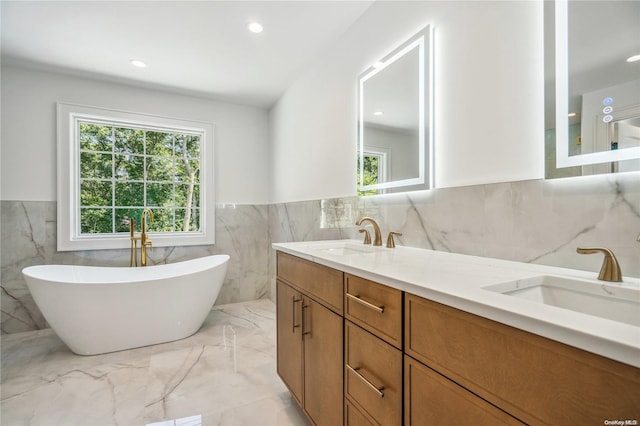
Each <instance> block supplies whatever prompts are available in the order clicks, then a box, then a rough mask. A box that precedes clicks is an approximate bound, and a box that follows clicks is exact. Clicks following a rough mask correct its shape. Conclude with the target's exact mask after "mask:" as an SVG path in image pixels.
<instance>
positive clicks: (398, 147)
mask: <svg viewBox="0 0 640 426" xmlns="http://www.w3.org/2000/svg"><path fill="white" fill-rule="evenodd" d="M432 40H433V37H432V34H431V28H430V27H429V26H427V27H425V28H424V29H423V30H421V31H420V32H419V33H418V34H416V35H414V36H413V37H411V38H410V39H409V40H407V41H406V42H405V43H403V44H402V45H401V46H399V47H397V48H396V49H395V50H394V51H393V52H391V53H390V54H388V55H386V56H385V57H384V58H382V59H381V60H379V61H377V62H376V63H374V64H372V65H371V66H370V67H369V68H368V69H367V70H366V71H364V72H363V73H362V74H361V75H360V77H359V81H358V83H359V84H358V165H357V184H358V195H361V196H363V195H377V194H384V193H390V192H405V191H414V190H423V189H429V188H431V186H432V185H433V126H432V122H433V120H432V116H433V101H432V94H433V83H432V76H433V72H432V65H433V59H432V53H433V48H432Z"/></svg>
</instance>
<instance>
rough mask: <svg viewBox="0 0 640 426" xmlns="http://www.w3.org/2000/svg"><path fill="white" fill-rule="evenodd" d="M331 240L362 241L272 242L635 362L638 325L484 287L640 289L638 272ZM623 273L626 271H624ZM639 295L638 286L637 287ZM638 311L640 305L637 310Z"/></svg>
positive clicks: (639, 362) (639, 363) (638, 360)
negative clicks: (552, 282) (604, 273)
mask: <svg viewBox="0 0 640 426" xmlns="http://www.w3.org/2000/svg"><path fill="white" fill-rule="evenodd" d="M336 244H356V245H362V242H361V241H355V240H340V241H339V242H338V241H315V242H297V243H274V244H273V245H272V246H273V248H274V249H276V250H278V251H282V252H286V253H289V254H292V255H295V256H298V257H301V258H304V259H307V260H310V261H313V262H316V263H319V264H322V265H325V266H329V267H332V268H335V269H339V270H341V271H344V272H347V273H350V274H353V275H357V276H360V277H363V278H366V279H370V280H372V281H376V282H379V283H382V284H386V285H388V286H390V287H393V288H397V289H399V290H403V291H406V292H408V293H411V294H414V295H417V296H421V297H425V298H427V299H430V300H433V301H436V302H439V303H443V304H445V305H448V306H451V307H454V308H458V309H461V310H463V311H466V312H470V313H472V314H476V315H479V316H482V317H485V318H488V319H491V320H494V321H497V322H500V323H503V324H507V325H510V326H512V327H516V328H519V329H521V330H526V331H529V332H531V333H534V334H537V335H540V336H544V337H547V338H549V339H553V340H556V341H559V342H562V343H565V344H568V345H571V346H575V347H578V348H581V349H584V350H587V351H589V352H593V353H596V354H599V355H602V356H605V357H608V358H611V359H615V360H618V361H621V362H624V363H627V364H630V365H633V366H635V367H640V327H639V326H634V325H631V324H626V323H623V322H618V321H613V320H610V319H606V318H601V317H597V316H594V315H588V314H583V313H580V312H575V311H572V310H569V309H563V308H559V307H555V306H551V305H547V304H543V303H539V302H534V301H530V300H524V299H521V298H518V297H513V296H508V295H504V294H500V293H497V292H494V291H489V290H487V289H485V288H484V287H486V286H490V285H495V284H500V283H504V282H509V281H516V280H522V279H527V278H532V277H537V276H540V275H553V276H560V277H567V278H573V279H579V280H583V281H589V282H592V283H597V284H599V285H603V284H607V285H611V286H618V287H627V288H630V289H634V290H640V279H638V278H628V277H624V280H623V283H605V282H604V281H598V280H597V273H594V272H586V271H580V270H575V269H565V268H557V267H552V266H544V265H534V264H529V263H521V262H511V261H506V260H499V259H491V258H484V257H476V256H468V255H462V254H454V253H448V252H442V251H433V250H427V249H419V248H411V247H402V246H398V247H396V248H395V249H387V248H385V247H372V246H366V247H367V250H369V252H362V253H357V252H355V251H352V252H350V253H349V254H346V255H345V254H339V253H338V252H334V251H332V250H330V249H328V248H330V247H333V246H336ZM623 273H624V271H623ZM638 294H639V295H640V291H639V293H638ZM638 315H639V316H640V312H638Z"/></svg>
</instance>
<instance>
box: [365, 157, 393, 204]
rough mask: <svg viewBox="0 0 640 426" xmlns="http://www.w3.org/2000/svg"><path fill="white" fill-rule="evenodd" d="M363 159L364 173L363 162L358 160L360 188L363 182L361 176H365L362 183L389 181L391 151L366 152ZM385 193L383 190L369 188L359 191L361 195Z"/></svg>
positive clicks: (371, 183)
mask: <svg viewBox="0 0 640 426" xmlns="http://www.w3.org/2000/svg"><path fill="white" fill-rule="evenodd" d="M362 159H363V162H362V164H363V167H362V169H363V170H362V171H363V173H362V174H361V173H360V168H361V164H360V162H358V188H360V186H361V183H360V181H359V179H360V176H362V177H363V182H362V185H364V186H370V185H377V184H378V183H380V182H386V181H387V174H388V167H389V161H388V160H389V153H388V152H384V151H380V150H379V151H377V152H365V153H364V155H363V156H362ZM381 193H383V190H381V189H379V190H376V189H369V190H366V191H360V190H359V191H358V195H359V196H364V195H377V194H381Z"/></svg>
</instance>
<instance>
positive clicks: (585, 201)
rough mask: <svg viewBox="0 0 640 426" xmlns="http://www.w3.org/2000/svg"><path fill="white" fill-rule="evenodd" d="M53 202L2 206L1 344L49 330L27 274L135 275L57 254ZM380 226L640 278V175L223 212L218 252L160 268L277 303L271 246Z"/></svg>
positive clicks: (158, 253)
mask: <svg viewBox="0 0 640 426" xmlns="http://www.w3.org/2000/svg"><path fill="white" fill-rule="evenodd" d="M55 215H56V209H55V203H52V202H16V201H3V202H2V222H1V226H2V247H1V249H2V256H1V257H2V273H1V274H2V275H1V282H2V323H1V326H2V333H15V332H20V331H28V330H35V329H39V328H43V327H46V324H45V321H44V319H43V318H42V315H41V314H40V311H39V310H38V309H37V307H36V306H35V305H34V303H33V300H32V299H31V296H30V295H29V292H28V289H27V287H26V285H25V283H24V281H23V280H22V276H21V273H20V271H21V270H22V268H23V267H25V266H29V265H34V264H47V263H66V264H91V265H112V266H116V265H126V264H127V263H128V259H129V255H128V252H127V251H125V250H108V251H107V250H105V251H86V252H60V253H59V252H57V251H56V242H55V229H56V224H55ZM364 215H367V216H372V217H374V218H376V220H377V221H378V222H379V224H380V227H381V228H382V231H383V233H384V235H383V238H384V239H386V235H387V233H388V232H389V231H398V232H401V233H402V234H403V235H402V236H401V237H399V238H397V242H398V244H404V245H407V246H412V247H422V248H429V249H434V250H442V251H449V252H454V253H462V254H470V255H476V256H486V257H493V258H499V259H506V260H515V261H520V262H530V263H538V264H544V265H551V266H564V267H569V268H576V269H583V270H588V271H593V272H594V273H596V272H597V271H598V270H599V269H600V265H601V263H602V259H601V256H600V255H596V254H594V255H579V254H577V253H576V252H575V249H576V247H578V246H604V247H608V248H610V249H612V250H613V251H614V253H615V254H616V256H617V258H618V261H619V263H620V265H621V268H622V272H623V273H624V274H625V275H629V276H636V277H637V276H640V243H638V242H637V241H636V237H637V236H638V234H639V233H640V174H639V173H631V174H624V175H619V176H613V175H610V176H593V177H583V178H577V179H557V180H553V181H545V180H532V181H522V182H508V183H498V184H487V185H476V186H467V187H459V188H444V189H435V190H431V191H424V192H413V193H404V194H396V195H388V196H379V197H367V198H357V197H346V198H335V199H330V200H313V201H304V202H292V203H279V204H272V205H268V206H265V205H260V206H256V205H238V206H235V208H234V207H228V206H227V207H225V208H219V209H218V211H217V219H216V221H217V222H216V226H217V227H216V245H215V246H209V247H176V248H154V249H153V252H152V253H151V260H152V261H153V262H154V263H164V262H175V261H178V260H183V259H188V258H195V257H200V256H204V255H207V254H216V253H227V254H229V255H231V260H230V265H229V269H228V273H227V278H226V280H225V283H224V285H223V287H222V290H221V293H220V296H219V297H218V300H217V301H216V304H223V303H233V302H241V301H246V300H253V299H259V298H264V297H269V298H271V299H274V300H275V278H274V277H275V253H274V252H273V250H271V248H270V244H271V242H288V241H312V240H321V239H343V238H360V235H359V234H358V228H357V227H356V226H355V225H354V222H355V221H356V219H357V218H358V217H360V216H364Z"/></svg>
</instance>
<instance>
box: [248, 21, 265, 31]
mask: <svg viewBox="0 0 640 426" xmlns="http://www.w3.org/2000/svg"><path fill="white" fill-rule="evenodd" d="M247 28H248V29H249V31H251V32H252V33H256V34H258V33H261V32H262V30H263V29H264V28H263V27H262V25H261V24H260V23H258V22H249V23H248V24H247Z"/></svg>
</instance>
